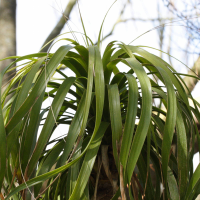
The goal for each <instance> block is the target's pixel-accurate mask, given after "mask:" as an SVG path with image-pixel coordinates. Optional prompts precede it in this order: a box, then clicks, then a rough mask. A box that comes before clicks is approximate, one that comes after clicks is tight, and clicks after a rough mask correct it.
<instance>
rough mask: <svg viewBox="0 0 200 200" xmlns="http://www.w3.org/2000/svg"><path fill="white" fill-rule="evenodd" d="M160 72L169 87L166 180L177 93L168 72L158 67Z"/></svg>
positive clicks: (164, 158)
mask: <svg viewBox="0 0 200 200" xmlns="http://www.w3.org/2000/svg"><path fill="white" fill-rule="evenodd" d="M156 68H157V69H158V70H159V72H160V74H161V75H162V77H163V79H164V81H165V85H166V87H167V116H166V123H165V129H164V136H163V144H162V167H163V176H164V178H165V180H167V167H168V160H169V154H170V149H171V142H172V138H173V134H174V128H175V124H176V111H177V107H176V95H175V91H174V88H173V84H172V82H171V79H170V77H169V76H168V75H167V73H166V72H165V71H164V70H163V69H161V68H159V67H156Z"/></svg>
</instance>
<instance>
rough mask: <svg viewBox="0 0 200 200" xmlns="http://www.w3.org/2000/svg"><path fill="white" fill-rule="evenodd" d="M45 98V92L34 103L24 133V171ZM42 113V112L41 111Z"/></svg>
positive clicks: (22, 151) (22, 150)
mask: <svg viewBox="0 0 200 200" xmlns="http://www.w3.org/2000/svg"><path fill="white" fill-rule="evenodd" d="M43 98H44V92H43V94H42V95H40V97H39V99H38V101H37V102H36V103H35V104H34V105H33V107H32V109H31V112H30V121H29V124H28V128H27V130H26V132H25V133H24V135H23V138H24V141H22V146H21V165H22V171H23V172H24V171H25V168H26V166H27V164H28V160H29V158H30V155H31V150H32V148H33V145H34V142H33V141H34V137H35V135H36V132H37V130H38V128H39V125H40V120H41V119H40V110H41V106H42V102H43ZM41 114H42V113H41Z"/></svg>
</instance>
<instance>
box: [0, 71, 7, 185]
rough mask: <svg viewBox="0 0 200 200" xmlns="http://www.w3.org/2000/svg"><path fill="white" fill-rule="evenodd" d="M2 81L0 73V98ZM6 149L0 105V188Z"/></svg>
mask: <svg viewBox="0 0 200 200" xmlns="http://www.w3.org/2000/svg"><path fill="white" fill-rule="evenodd" d="M2 80H3V73H0V97H1V85H2ZM6 149H7V147H6V130H5V126H4V120H3V112H2V106H1V105H0V188H1V186H2V183H3V179H4V175H5V172H6V152H7V151H6Z"/></svg>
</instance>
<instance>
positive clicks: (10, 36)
mask: <svg viewBox="0 0 200 200" xmlns="http://www.w3.org/2000/svg"><path fill="white" fill-rule="evenodd" d="M14 55H16V0H1V1H0V59H2V58H5V57H8V56H14ZM12 61H13V60H10V59H9V60H4V61H1V62H0V73H1V72H2V71H3V69H4V68H5V67H6V66H8V65H9V64H10V63H11V62H12ZM13 73H14V74H15V71H14V72H13V71H12V72H10V73H7V74H6V75H5V76H4V79H3V87H2V91H4V89H5V87H6V83H7V82H8V80H10V79H11V78H12V77H13Z"/></svg>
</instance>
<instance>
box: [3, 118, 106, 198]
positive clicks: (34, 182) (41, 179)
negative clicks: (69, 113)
mask: <svg viewBox="0 0 200 200" xmlns="http://www.w3.org/2000/svg"><path fill="white" fill-rule="evenodd" d="M105 126H106V128H107V126H108V124H107V123H106V122H102V128H100V129H99V131H98V132H99V134H96V135H97V136H96V135H95V137H94V138H96V139H95V140H94V142H93V145H92V146H91V151H90V152H92V149H93V150H96V148H99V146H98V147H97V146H96V143H99V140H100V142H101V137H102V136H103V135H101V134H104V132H105V131H106V130H105V131H104V132H103V133H102V132H101V131H102V129H103V127H105ZM94 138H92V139H94ZM92 141H93V140H90V142H89V144H88V147H90V144H91V142H92ZM99 145H100V143H99ZM88 147H87V148H85V150H84V151H83V152H82V153H81V155H80V156H79V157H78V158H76V159H75V160H73V161H71V162H70V163H68V164H66V165H64V166H62V167H59V168H57V169H55V170H53V171H50V172H47V173H45V174H43V175H40V176H37V177H35V178H33V179H31V180H29V181H27V182H26V183H23V184H21V185H19V186H18V187H16V188H15V189H13V190H12V191H11V192H10V193H9V195H8V196H7V197H6V198H5V199H6V200H8V199H9V198H10V197H12V196H13V195H14V194H15V193H17V192H19V191H21V190H23V189H26V188H27V187H31V186H34V185H37V184H39V183H41V182H44V181H45V180H47V179H49V178H51V177H54V176H56V175H57V174H59V173H61V172H63V171H65V170H66V169H68V168H69V167H70V166H72V165H73V164H74V163H76V162H77V161H78V160H79V159H80V158H81V157H82V156H83V155H84V154H85V152H86V151H87V149H88ZM97 150H98V149H97ZM90 152H89V156H90ZM90 157H91V156H90Z"/></svg>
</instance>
